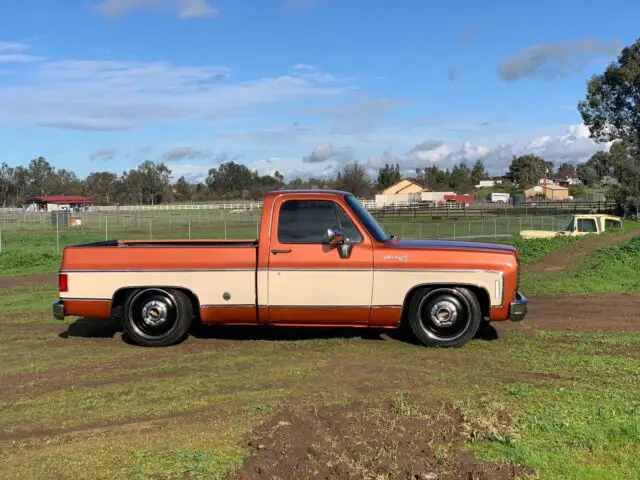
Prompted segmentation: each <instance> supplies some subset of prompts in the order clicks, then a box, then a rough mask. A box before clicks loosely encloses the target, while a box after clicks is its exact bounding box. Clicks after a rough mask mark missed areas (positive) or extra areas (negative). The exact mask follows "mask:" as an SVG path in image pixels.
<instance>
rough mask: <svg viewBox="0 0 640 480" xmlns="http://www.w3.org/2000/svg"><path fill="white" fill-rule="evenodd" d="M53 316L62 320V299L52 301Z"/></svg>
mask: <svg viewBox="0 0 640 480" xmlns="http://www.w3.org/2000/svg"><path fill="white" fill-rule="evenodd" d="M52 308H53V317H54V318H57V319H58V320H64V303H62V300H58V301H57V302H53V305H52Z"/></svg>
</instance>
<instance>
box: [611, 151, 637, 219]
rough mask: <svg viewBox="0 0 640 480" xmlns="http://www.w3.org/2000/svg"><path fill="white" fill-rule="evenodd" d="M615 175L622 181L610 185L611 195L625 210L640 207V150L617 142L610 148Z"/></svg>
mask: <svg viewBox="0 0 640 480" xmlns="http://www.w3.org/2000/svg"><path fill="white" fill-rule="evenodd" d="M610 155H611V163H612V170H613V172H612V173H613V176H614V177H616V178H618V179H619V180H620V181H619V183H618V184H616V185H612V186H611V187H610V191H609V195H610V197H611V198H613V199H614V200H615V202H616V203H617V204H618V205H620V206H621V207H622V208H623V209H624V210H625V211H634V210H635V211H636V212H637V211H638V210H639V208H640V150H638V149H637V148H634V147H633V146H629V145H627V144H625V143H624V142H616V143H614V144H613V145H612V146H611V150H610Z"/></svg>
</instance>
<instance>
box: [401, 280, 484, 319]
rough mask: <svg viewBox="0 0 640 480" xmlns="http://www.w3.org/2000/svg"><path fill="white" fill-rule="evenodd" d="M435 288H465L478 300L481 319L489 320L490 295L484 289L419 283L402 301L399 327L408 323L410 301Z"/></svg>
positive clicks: (450, 284)
mask: <svg viewBox="0 0 640 480" xmlns="http://www.w3.org/2000/svg"><path fill="white" fill-rule="evenodd" d="M435 288H466V289H468V290H469V291H470V292H471V293H473V294H474V295H475V297H476V298H477V299H478V303H479V304H480V310H481V312H482V317H483V318H489V315H490V314H491V295H490V294H489V291H488V290H487V289H486V288H485V287H481V286H479V285H476V284H473V283H451V282H443V283H431V282H430V283H420V284H418V285H414V286H413V287H411V289H410V290H409V291H408V292H407V294H406V295H405V297H404V301H403V302H402V313H401V315H400V325H401V326H405V325H406V324H407V321H408V315H409V304H410V303H411V299H412V298H413V297H414V296H415V295H416V294H417V293H418V292H419V291H420V290H423V289H428V290H433V289H435Z"/></svg>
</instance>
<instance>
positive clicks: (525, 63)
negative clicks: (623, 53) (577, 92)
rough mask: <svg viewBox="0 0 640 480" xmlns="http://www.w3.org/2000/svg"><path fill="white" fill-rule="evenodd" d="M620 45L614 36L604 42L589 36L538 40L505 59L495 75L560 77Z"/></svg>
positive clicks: (511, 79) (612, 52) (506, 77)
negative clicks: (553, 41)
mask: <svg viewBox="0 0 640 480" xmlns="http://www.w3.org/2000/svg"><path fill="white" fill-rule="evenodd" d="M622 47H623V45H622V42H621V41H620V40H617V39H616V40H613V41H611V42H608V43H607V42H600V41H598V40H595V39H592V38H585V39H583V40H580V41H577V42H564V43H542V44H538V45H533V46H531V47H528V48H526V49H524V50H522V51H520V52H518V53H516V54H515V55H512V56H510V57H507V58H505V59H504V60H503V61H502V62H501V63H500V65H499V66H498V74H499V75H500V77H501V78H502V79H503V80H504V81H507V82H515V81H517V80H520V79H522V78H525V77H539V78H544V79H557V78H562V77H566V76H568V75H572V74H574V73H577V72H580V71H581V70H582V69H584V68H585V67H586V66H587V65H588V63H589V62H590V61H591V60H593V59H594V58H597V57H599V56H602V55H604V56H611V55H617V54H618V53H619V52H620V50H622Z"/></svg>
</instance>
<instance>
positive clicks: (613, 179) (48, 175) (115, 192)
mask: <svg viewBox="0 0 640 480" xmlns="http://www.w3.org/2000/svg"><path fill="white" fill-rule="evenodd" d="M638 99H640V39H638V40H637V41H636V42H635V43H634V44H632V45H631V46H628V47H625V48H624V49H623V50H622V52H621V53H620V55H619V56H618V58H617V60H616V61H614V62H612V63H611V64H610V65H609V66H608V67H607V69H606V71H605V72H604V73H603V74H601V75H594V76H593V77H592V78H591V79H590V80H589V82H588V84H587V93H586V98H585V100H583V101H581V102H579V104H578V111H579V112H580V115H581V116H582V120H583V122H584V124H585V125H587V127H589V130H590V135H591V138H592V139H593V140H595V141H596V142H599V143H604V142H613V144H612V146H611V148H610V149H609V151H608V152H605V151H599V152H597V153H595V154H594V155H593V156H591V158H589V159H588V160H587V161H586V162H584V163H580V164H578V165H575V166H574V165H572V164H570V163H562V164H560V165H559V166H558V168H557V169H556V168H555V167H554V164H553V163H552V162H549V161H547V160H545V159H543V158H541V157H539V156H536V155H533V154H527V155H520V156H514V157H513V159H512V161H511V164H510V165H509V167H508V171H507V172H506V174H505V175H504V179H505V181H504V182H503V186H502V188H503V189H505V190H507V191H513V192H515V191H517V190H519V191H521V190H522V189H525V188H527V187H530V186H533V185H537V184H538V182H539V180H540V179H541V178H544V177H545V175H546V176H547V178H549V179H551V180H566V179H570V178H578V179H579V180H580V181H581V182H582V184H583V185H584V186H586V187H594V186H599V185H603V184H607V188H608V192H607V195H608V196H609V197H610V198H612V199H614V200H615V201H616V202H617V203H618V204H619V205H620V206H621V207H624V208H625V209H626V210H630V209H632V210H633V209H637V208H638V205H640V108H638ZM411 177H412V178H414V179H415V180H416V181H418V182H420V183H422V184H424V185H425V186H426V187H428V188H430V189H432V190H440V191H443V190H452V191H455V192H456V193H472V192H474V191H475V186H476V185H477V184H478V183H479V182H480V180H483V179H486V178H487V177H488V175H487V171H486V168H485V165H484V164H483V162H482V161H481V160H477V161H476V162H475V163H474V164H473V166H471V167H469V166H468V165H467V164H466V163H464V162H462V163H460V164H458V165H455V166H453V167H452V168H450V169H449V168H447V169H441V168H439V167H438V166H435V165H431V166H428V167H424V168H422V167H419V168H416V169H415V174H413V172H412V175H411ZM171 178H172V176H171V170H170V169H169V168H168V167H167V166H166V165H165V164H164V163H162V162H154V161H151V160H146V161H144V162H142V163H141V164H140V165H138V166H137V167H136V168H134V169H130V170H128V171H124V172H123V173H122V174H120V175H117V174H115V173H113V172H108V171H103V172H94V173H91V174H89V175H88V176H87V177H86V178H85V179H80V178H78V176H77V175H76V174H75V173H74V172H72V171H69V170H66V169H60V170H58V169H56V168H55V167H54V166H53V165H51V164H50V163H49V162H48V161H47V160H46V159H45V158H44V157H38V158H35V159H33V160H31V161H30V162H29V164H28V165H27V166H18V167H10V166H9V165H7V164H6V163H2V164H0V204H1V205H2V206H10V205H20V204H21V202H22V201H23V200H25V199H26V198H27V197H30V196H37V195H47V194H48V195H85V196H87V197H89V198H91V199H92V200H95V201H96V202H98V203H99V204H104V205H114V204H120V205H123V204H157V203H172V202H199V201H206V200H231V199H240V198H241V199H254V200H259V199H261V198H263V197H264V195H265V193H266V192H267V191H269V190H274V189H281V188H293V189H298V188H335V189H339V190H346V191H349V192H352V193H353V194H355V195H357V196H364V197H369V196H372V195H373V194H375V193H377V192H380V191H382V190H384V189H385V188H387V187H388V186H390V185H392V184H393V183H395V182H397V181H399V180H400V179H401V178H402V175H401V171H400V166H399V164H396V165H392V164H386V165H385V166H384V167H382V168H380V169H379V171H378V176H377V178H376V179H375V180H372V179H370V178H369V177H368V175H367V171H366V168H365V167H364V166H363V165H362V164H360V163H358V162H352V163H350V164H348V165H345V166H344V168H343V169H342V170H341V171H340V172H339V173H338V174H337V175H336V177H335V178H333V179H319V178H308V179H302V178H294V179H292V180H290V181H288V182H286V183H285V181H284V175H283V174H282V173H280V172H275V173H274V174H273V175H260V174H258V172H256V171H254V170H251V169H249V168H248V167H247V166H245V165H242V164H238V163H235V162H233V161H230V162H226V163H223V164H221V165H219V166H218V167H216V168H211V169H210V170H209V171H208V175H207V177H206V178H205V179H204V181H202V182H199V183H195V184H194V183H190V182H188V181H187V180H186V179H185V177H180V178H178V179H177V180H175V181H174V182H172V181H171Z"/></svg>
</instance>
